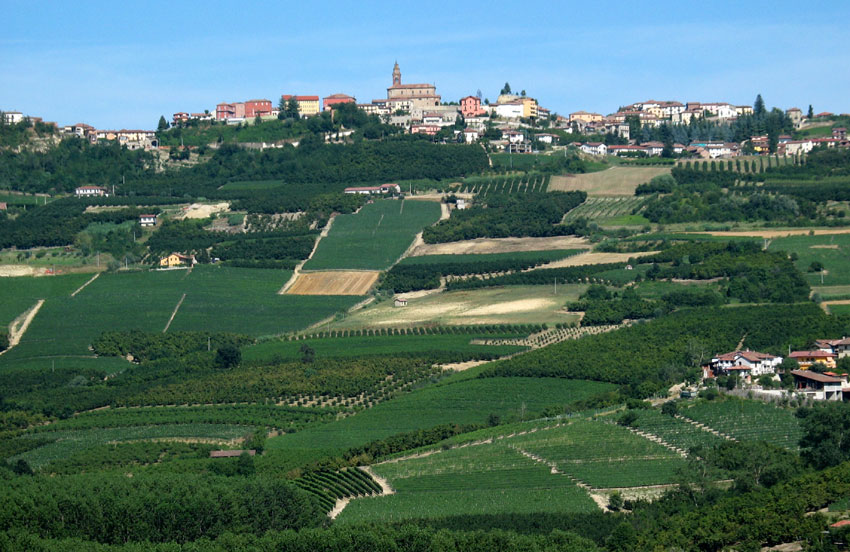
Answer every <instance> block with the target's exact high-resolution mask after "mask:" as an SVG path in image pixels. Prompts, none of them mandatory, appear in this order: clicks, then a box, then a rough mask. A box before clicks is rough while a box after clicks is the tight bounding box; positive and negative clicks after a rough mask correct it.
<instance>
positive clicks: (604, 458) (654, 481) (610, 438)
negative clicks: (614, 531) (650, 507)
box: [505, 420, 685, 488]
mask: <svg viewBox="0 0 850 552" xmlns="http://www.w3.org/2000/svg"><path fill="white" fill-rule="evenodd" d="M505 442H506V443H507V444H508V445H509V446H511V447H514V448H515V449H517V450H522V451H525V452H527V453H530V454H533V455H534V456H537V457H539V458H541V459H543V460H544V461H546V462H549V463H552V464H553V465H554V466H555V467H556V468H557V469H558V470H559V471H562V472H564V473H566V474H567V475H569V476H570V477H572V478H574V479H576V480H578V481H580V482H582V483H584V484H586V485H589V486H590V487H593V488H612V487H637V486H645V485H661V484H667V483H672V482H673V481H674V479H675V475H676V471H677V470H679V469H682V468H683V467H684V466H685V460H684V459H683V458H682V457H681V456H680V455H678V454H677V453H676V452H674V451H672V450H670V449H668V448H666V447H664V446H662V445H660V444H658V443H655V442H653V441H650V440H649V439H646V438H644V437H641V436H639V435H636V434H635V433H632V432H631V431H629V430H628V429H626V428H624V427H622V426H618V425H614V424H611V423H605V422H597V421H590V420H574V421H571V422H570V423H569V424H568V425H563V426H560V427H556V428H553V429H548V430H542V431H537V432H534V433H528V434H526V435H521V436H517V437H513V438H510V439H506V440H505Z"/></svg>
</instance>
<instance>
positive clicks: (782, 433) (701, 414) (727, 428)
mask: <svg viewBox="0 0 850 552" xmlns="http://www.w3.org/2000/svg"><path fill="white" fill-rule="evenodd" d="M680 413H681V414H682V415H683V416H685V417H686V418H690V419H692V420H695V421H697V422H702V423H703V424H705V425H707V426H708V427H710V428H712V429H715V430H717V431H719V432H721V433H723V434H725V435H729V436H730V437H734V438H735V439H739V440H740V439H749V440H758V441H768V442H769V443H773V444H775V445H779V446H782V447H785V448H788V449H791V450H796V449H797V447H798V443H799V441H800V437H802V435H803V431H802V429H801V428H800V421H799V419H797V417H795V416H794V411H793V410H792V409H789V408H781V407H778V406H774V405H772V404H766V403H763V402H761V401H747V400H729V401H720V402H698V403H696V404H694V405H693V406H691V407H690V408H688V409H685V410H682V411H680Z"/></svg>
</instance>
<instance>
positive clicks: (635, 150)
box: [608, 145, 647, 156]
mask: <svg viewBox="0 0 850 552" xmlns="http://www.w3.org/2000/svg"><path fill="white" fill-rule="evenodd" d="M646 154H647V152H646V148H644V147H643V146H638V145H627V146H608V155H616V156H620V155H629V156H634V155H639V156H640V155H646Z"/></svg>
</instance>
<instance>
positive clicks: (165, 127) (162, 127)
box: [156, 115, 168, 132]
mask: <svg viewBox="0 0 850 552" xmlns="http://www.w3.org/2000/svg"><path fill="white" fill-rule="evenodd" d="M156 130H157V132H163V131H166V130H168V121H166V120H165V115H160V116H159V124H158V125H156Z"/></svg>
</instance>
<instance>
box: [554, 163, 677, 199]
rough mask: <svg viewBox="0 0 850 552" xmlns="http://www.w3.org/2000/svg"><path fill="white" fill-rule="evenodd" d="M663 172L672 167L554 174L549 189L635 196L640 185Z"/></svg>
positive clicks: (592, 194)
mask: <svg viewBox="0 0 850 552" xmlns="http://www.w3.org/2000/svg"><path fill="white" fill-rule="evenodd" d="M662 174H670V167H611V168H610V169H606V170H604V171H599V172H593V173H585V174H577V175H575V176H553V177H552V180H551V181H550V183H549V191H550V192H553V191H565V192H566V191H571V190H582V191H585V192H587V194H588V195H590V196H633V195H634V193H635V188H637V187H638V185H640V184H643V183H645V182H649V181H650V180H652V179H653V178H654V177H656V176H658V175H662Z"/></svg>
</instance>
